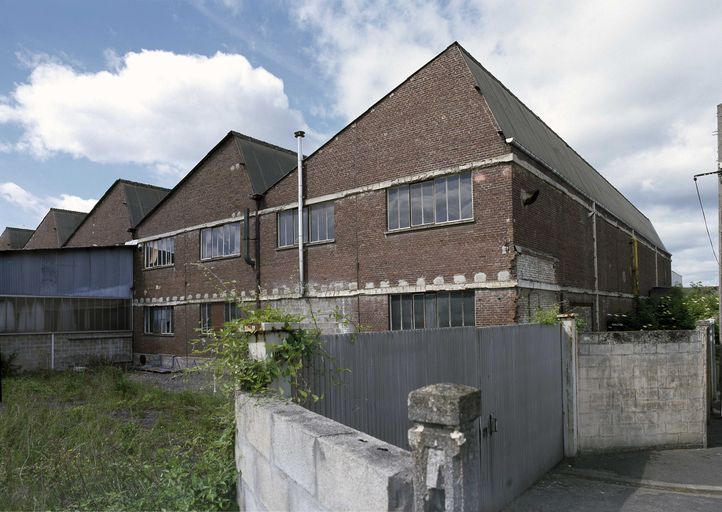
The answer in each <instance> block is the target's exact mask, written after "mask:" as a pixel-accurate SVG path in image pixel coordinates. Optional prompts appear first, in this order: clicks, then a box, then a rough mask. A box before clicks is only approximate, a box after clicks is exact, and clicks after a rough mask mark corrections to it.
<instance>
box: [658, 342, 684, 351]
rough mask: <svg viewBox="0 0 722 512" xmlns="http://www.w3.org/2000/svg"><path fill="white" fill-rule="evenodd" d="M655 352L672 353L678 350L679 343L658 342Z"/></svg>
mask: <svg viewBox="0 0 722 512" xmlns="http://www.w3.org/2000/svg"><path fill="white" fill-rule="evenodd" d="M657 352H658V353H659V354H672V353H675V352H679V344H678V343H660V344H659V345H658V346H657Z"/></svg>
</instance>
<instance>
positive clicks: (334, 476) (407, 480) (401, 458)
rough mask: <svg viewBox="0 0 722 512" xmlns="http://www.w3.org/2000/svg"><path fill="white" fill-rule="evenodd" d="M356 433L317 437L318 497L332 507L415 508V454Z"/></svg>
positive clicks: (368, 508) (326, 506) (335, 508)
mask: <svg viewBox="0 0 722 512" xmlns="http://www.w3.org/2000/svg"><path fill="white" fill-rule="evenodd" d="M353 432H354V433H350V434H345V435H340V436H331V437H322V438H319V439H318V441H317V445H316V446H317V449H316V469H317V471H318V492H317V497H318V500H319V502H320V503H321V505H322V506H323V507H325V508H327V509H329V510H334V511H337V510H338V511H341V510H411V506H412V503H413V487H412V483H411V464H412V462H411V454H410V453H409V452H407V451H405V450H402V449H400V448H397V447H395V446H392V445H389V444H387V443H383V442H381V441H379V440H378V439H374V438H373V437H370V436H367V435H365V434H362V433H361V432H356V431H353Z"/></svg>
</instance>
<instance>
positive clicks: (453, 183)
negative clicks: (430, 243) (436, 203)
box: [446, 176, 460, 220]
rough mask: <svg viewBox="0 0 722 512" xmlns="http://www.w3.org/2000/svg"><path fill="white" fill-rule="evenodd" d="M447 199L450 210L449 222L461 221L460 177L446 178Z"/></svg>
mask: <svg viewBox="0 0 722 512" xmlns="http://www.w3.org/2000/svg"><path fill="white" fill-rule="evenodd" d="M446 197H447V201H446V203H447V205H448V208H449V220H459V214H460V213H459V210H460V209H459V177H458V176H449V177H448V178H446Z"/></svg>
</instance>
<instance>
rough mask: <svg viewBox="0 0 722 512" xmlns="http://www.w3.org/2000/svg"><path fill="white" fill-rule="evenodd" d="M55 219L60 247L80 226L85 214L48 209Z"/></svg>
mask: <svg viewBox="0 0 722 512" xmlns="http://www.w3.org/2000/svg"><path fill="white" fill-rule="evenodd" d="M50 210H51V211H52V212H53V214H54V217H55V230H56V233H57V234H58V247H62V246H63V245H64V244H65V242H67V241H68V238H70V235H72V234H73V233H74V232H75V229H76V228H77V227H78V226H80V223H81V222H83V219H84V218H85V216H86V215H87V213H83V212H73V211H70V210H60V209H58V208H51V209H50Z"/></svg>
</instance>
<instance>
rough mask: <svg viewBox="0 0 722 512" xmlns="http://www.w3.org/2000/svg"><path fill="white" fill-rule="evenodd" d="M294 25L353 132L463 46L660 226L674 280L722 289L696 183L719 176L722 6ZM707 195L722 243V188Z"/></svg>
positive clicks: (486, 5)
mask: <svg viewBox="0 0 722 512" xmlns="http://www.w3.org/2000/svg"><path fill="white" fill-rule="evenodd" d="M294 15H295V18H296V20H297V22H298V25H299V26H302V27H305V28H306V29H307V32H308V34H309V35H310V36H311V37H312V39H313V47H312V48H311V49H309V55H315V56H316V65H317V67H318V68H319V71H320V72H321V73H322V74H324V75H325V76H326V77H327V79H328V80H329V82H330V84H331V87H332V94H333V97H332V100H333V110H332V111H333V113H334V114H336V115H338V116H341V117H342V118H343V119H345V120H346V121H348V120H350V119H352V118H354V117H356V116H357V115H358V114H360V113H361V112H363V111H364V110H365V109H366V108H368V107H369V106H370V105H371V104H372V103H373V102H375V101H377V100H378V99H379V98H381V97H382V96H383V95H384V94H386V93H387V92H389V91H390V90H391V89H392V88H393V87H395V86H396V85H398V83H400V82H401V81H402V80H403V79H405V78H406V77H407V76H408V75H410V74H411V73H412V72H413V71H415V70H416V69H418V68H419V67H420V66H422V65H423V64H424V63H425V62H427V61H428V60H430V59H431V58H432V57H433V56H434V55H436V54H437V53H439V52H440V51H441V50H443V49H444V48H445V47H446V46H448V45H449V44H450V43H451V42H452V41H454V40H458V41H459V42H460V43H461V44H462V45H464V47H465V48H466V49H467V50H469V51H470V52H471V53H472V55H474V56H475V57H476V58H477V59H478V60H479V61H480V62H481V63H482V64H484V65H485V66H486V67H487V68H488V69H489V70H490V71H491V72H492V73H494V74H495V76H497V78H499V79H500V80H501V81H502V82H504V84H505V85H507V87H509V88H510V89H511V90H512V91H513V92H514V93H515V94H516V95H517V96H518V97H519V98H521V100H522V101H524V102H525V103H526V104H527V105H528V106H529V107H530V108H531V109H532V110H534V111H535V112H536V113H537V114H538V115H539V116H540V117H541V118H542V119H544V120H545V121H546V122H547V123H548V124H549V125H550V126H551V127H552V128H553V129H554V130H555V131H557V133H559V134H560V135H561V136H562V137H563V138H564V139H565V140H566V141H567V142H569V143H570V144H571V145H572V146H573V147H574V148H575V149H577V150H578V151H579V153H580V154H581V155H582V156H583V157H585V158H586V159H587V160H588V161H590V162H591V163H592V165H594V166H595V167H596V168H597V169H598V170H600V171H601V172H602V174H604V175H605V176H606V177H607V178H608V179H609V180H610V181H611V182H612V183H613V184H614V185H615V186H617V188H619V189H620V190H621V191H622V192H623V193H624V194H625V195H627V197H628V198H630V200H632V202H634V203H635V204H636V205H637V206H638V207H639V208H640V209H641V210H642V211H643V212H644V213H646V214H647V215H648V216H649V217H650V219H651V220H652V222H653V223H654V225H655V227H656V228H657V230H658V232H659V233H660V236H661V237H662V240H663V241H665V243H666V245H667V248H668V249H669V250H670V251H671V252H672V253H673V256H674V261H673V266H674V268H675V269H677V268H678V269H681V270H682V273H684V274H687V275H694V276H695V278H697V279H702V280H704V281H706V282H716V281H717V272H716V270H715V269H716V267H715V263H714V259H713V256H712V253H711V251H710V250H709V242H708V240H707V235H706V232H705V229H704V224H703V222H702V216H701V213H700V211H699V206H698V204H697V198H696V195H695V192H694V185H693V183H692V180H691V177H692V174H694V173H696V172H703V171H709V170H713V169H714V163H715V147H716V144H715V138H714V136H713V131H714V130H715V129H716V120H715V105H716V104H717V103H719V102H720V101H722V96H720V91H722V89H721V88H720V86H721V85H722V83H721V82H720V75H719V73H715V72H714V70H719V69H722V53H720V52H719V51H718V48H719V27H720V26H722V4H720V3H719V2H717V1H715V0H695V1H692V2H682V3H680V2H669V1H665V2H658V1H654V0H638V1H635V2H628V1H621V0H619V1H609V2H591V1H589V2H580V1H578V0H542V1H538V2H528V1H525V0H505V1H503V2H502V1H500V0H452V1H451V2H443V3H442V2H440V1H432V0H399V1H394V2H392V1H390V0H367V1H358V0H347V1H343V2H340V3H333V4H332V3H328V2H324V1H322V0H307V1H305V2H302V3H301V4H300V5H299V7H297V8H296V9H295V11H294ZM700 186H701V190H702V193H703V200H704V202H705V205H706V206H707V207H708V208H709V209H708V211H707V213H708V220H710V230H711V231H712V232H713V234H716V232H717V215H716V213H715V212H714V209H713V206H714V205H715V204H716V200H715V197H716V196H715V193H716V181H715V180H714V178H710V179H709V180H708V181H706V182H702V181H700ZM660 205H661V206H663V207H666V208H659V206H660ZM680 233H681V234H682V236H678V235H679V234H680ZM715 236H716V235H715ZM693 248H695V250H693ZM705 248H706V249H705ZM685 281H687V279H686V277H685Z"/></svg>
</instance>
